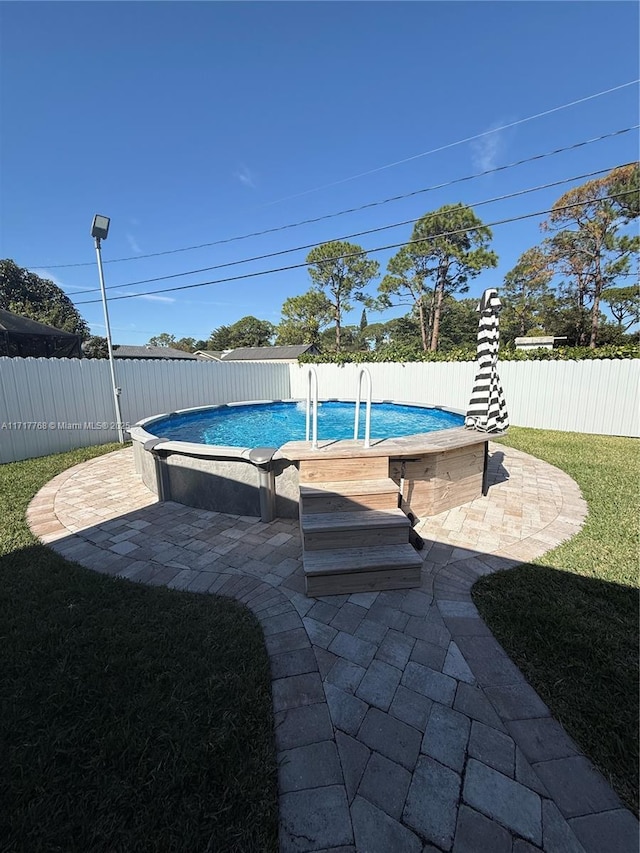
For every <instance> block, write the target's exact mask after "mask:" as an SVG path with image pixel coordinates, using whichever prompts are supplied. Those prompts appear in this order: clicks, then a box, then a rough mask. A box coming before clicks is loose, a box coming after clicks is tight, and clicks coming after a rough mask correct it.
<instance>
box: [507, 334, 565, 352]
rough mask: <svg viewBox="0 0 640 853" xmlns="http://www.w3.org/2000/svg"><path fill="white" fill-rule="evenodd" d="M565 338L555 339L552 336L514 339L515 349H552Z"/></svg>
mask: <svg viewBox="0 0 640 853" xmlns="http://www.w3.org/2000/svg"><path fill="white" fill-rule="evenodd" d="M566 340H567V339H566V338H557V337H554V336H553V335H540V336H538V337H532V338H516V341H515V343H516V349H524V350H530V349H553V348H554V347H555V346H557V345H558V344H559V343H560V342H561V341H566Z"/></svg>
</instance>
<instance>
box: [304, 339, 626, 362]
mask: <svg viewBox="0 0 640 853" xmlns="http://www.w3.org/2000/svg"><path fill="white" fill-rule="evenodd" d="M475 358H476V351H475V349H473V348H458V349H453V350H449V352H418V351H416V350H415V349H414V348H413V347H412V346H388V347H385V348H384V349H383V350H380V351H379V352H372V351H369V352H340V353H323V354H320V355H302V356H300V358H299V359H298V360H299V361H300V362H301V363H302V364H307V363H311V364H350V363H361V362H374V361H379V362H389V361H395V362H407V361H475ZM594 358H597V359H603V358H609V359H614V358H615V359H617V358H640V348H639V347H637V346H636V345H635V344H625V345H624V346H603V347H597V348H596V349H590V348H589V347H558V348H557V349H543V348H541V347H540V348H538V349H534V350H516V349H510V348H506V349H503V350H501V351H500V356H499V360H500V361H583V360H585V359H594Z"/></svg>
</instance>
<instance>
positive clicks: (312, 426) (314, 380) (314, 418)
mask: <svg viewBox="0 0 640 853" xmlns="http://www.w3.org/2000/svg"><path fill="white" fill-rule="evenodd" d="M363 377H364V378H365V379H366V380H367V397H366V401H365V402H366V410H365V420H364V444H363V447H370V446H371V373H370V372H369V370H368V368H366V367H363V368H361V369H360V373H359V374H358V391H357V395H356V410H355V415H354V419H353V440H354V441H357V440H358V431H359V429H360V405H361V403H362V379H363ZM312 407H313V415H312V414H311V411H312ZM305 435H306V441H309V440H310V439H311V447H312V448H313V449H314V450H317V448H318V373H317V371H316V369H315V367H310V368H309V370H308V371H307V408H306V429H305Z"/></svg>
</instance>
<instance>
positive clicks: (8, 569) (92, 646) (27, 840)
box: [0, 446, 277, 853]
mask: <svg viewBox="0 0 640 853" xmlns="http://www.w3.org/2000/svg"><path fill="white" fill-rule="evenodd" d="M112 449H114V447H113V446H110V447H104V448H87V449H83V450H78V451H73V452H70V453H63V454H59V455H57V456H50V457H46V458H41V459H32V460H28V461H25V462H18V463H12V464H8V465H0V519H2V522H1V529H0V625H1V628H0V743H2V745H3V748H2V759H1V761H0V802H1V803H2V806H1V807H0V851H3V853H9V851H11V853H45V851H46V853H58V851H59V853H89V851H91V853H137V851H140V853H142V852H143V851H144V853H155V851H162V853H171V851H180V853H182V852H183V851H189V852H190V853H191V852H192V851H193V853H199V851H212V853H213V851H215V853H222V851H224V853H232V852H233V851H237V853H253V851H255V853H268V851H275V850H276V846H277V777H276V762H275V747H274V742H273V718H272V710H271V686H270V676H269V664H268V659H267V654H266V651H265V648H264V643H263V638H262V631H261V629H260V626H259V624H258V622H257V620H256V619H255V618H254V617H253V615H252V614H251V613H250V612H249V611H247V610H246V609H244V608H242V607H241V606H239V605H238V604H236V603H234V602H232V601H229V600H225V599H221V598H215V597H213V596H197V595H192V594H189V593H180V592H173V591H171V590H167V589H162V588H151V587H144V586H138V585H136V584H133V583H129V582H127V581H124V580H118V579H114V578H109V577H103V576H101V575H98V574H94V573H93V572H90V571H88V570H86V569H82V568H80V567H78V566H76V565H74V564H72V563H69V562H67V561H65V560H63V559H62V558H60V557H58V556H57V555H56V554H54V553H53V552H52V551H49V550H48V549H47V548H45V547H43V546H41V545H39V544H37V542H36V541H35V540H34V538H33V537H32V536H31V534H30V533H29V530H28V528H27V526H26V522H25V510H26V507H27V505H28V503H29V500H30V499H31V497H32V496H33V495H34V494H35V493H36V492H37V491H38V489H39V488H40V487H41V486H42V485H44V483H46V482H47V481H48V480H50V479H51V478H52V477H53V476H55V475H56V474H58V473H59V472H60V471H62V470H64V469H65V468H68V467H70V466H71V465H74V464H76V463H77V462H81V461H83V460H85V459H89V458H91V457H94V456H96V455H99V454H100V453H103V452H106V451H108V450H112Z"/></svg>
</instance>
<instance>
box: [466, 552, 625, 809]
mask: <svg viewBox="0 0 640 853" xmlns="http://www.w3.org/2000/svg"><path fill="white" fill-rule="evenodd" d="M481 559H482V557H481ZM497 568H499V565H497ZM638 595H639V594H638V589H637V588H632V587H627V586H623V585H620V584H617V583H613V582H606V581H602V580H597V579H594V578H589V577H583V576H580V575H577V574H574V573H571V572H564V571H561V570H558V569H556V568H551V567H549V566H545V565H520V566H517V567H515V568H512V569H510V570H509V571H498V572H497V573H496V574H493V575H488V576H486V577H483V578H481V579H480V580H479V581H478V582H477V583H476V584H475V586H474V587H473V590H472V597H473V600H474V602H475V604H476V606H477V607H478V609H479V611H480V614H481V615H482V617H483V619H484V620H485V621H486V623H487V625H488V626H489V628H490V629H491V631H492V632H493V634H494V635H495V637H496V638H497V639H498V641H499V642H500V643H501V644H502V646H503V647H504V649H505V651H506V652H507V654H508V655H509V656H510V657H511V659H512V660H513V661H514V662H515V663H516V664H517V666H518V667H519V668H520V669H521V671H522V672H523V674H524V675H525V677H526V678H527V680H528V681H529V682H530V683H531V685H532V686H533V687H534V688H535V690H536V691H537V692H538V694H539V695H540V697H541V698H542V699H543V700H544V701H545V702H546V703H547V704H548V705H549V707H550V709H551V710H552V713H553V715H554V716H555V717H556V719H558V720H559V721H560V722H561V723H562V724H563V725H564V726H565V728H566V730H567V732H568V733H569V734H570V735H571V736H572V737H573V738H574V739H575V740H576V741H577V743H578V744H579V745H580V747H581V748H582V749H583V750H584V752H585V753H586V754H587V755H588V756H589V757H590V758H591V759H592V760H593V761H594V763H596V764H597V765H598V766H599V768H600V769H601V771H602V772H603V773H604V774H605V775H606V776H607V777H608V779H609V781H610V783H611V784H612V785H613V787H614V788H615V789H616V790H617V792H618V794H619V795H620V796H621V797H622V798H623V799H624V800H625V801H626V803H627V804H628V805H629V807H630V808H632V809H633V810H634V811H635V812H636V814H637V811H638V724H639V720H638V702H637V696H638Z"/></svg>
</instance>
